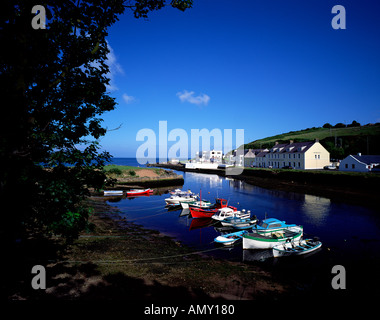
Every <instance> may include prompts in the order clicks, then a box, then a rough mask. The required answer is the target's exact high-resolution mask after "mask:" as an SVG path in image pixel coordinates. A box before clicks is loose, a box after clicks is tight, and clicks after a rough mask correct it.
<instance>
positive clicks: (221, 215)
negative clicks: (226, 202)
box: [211, 207, 251, 221]
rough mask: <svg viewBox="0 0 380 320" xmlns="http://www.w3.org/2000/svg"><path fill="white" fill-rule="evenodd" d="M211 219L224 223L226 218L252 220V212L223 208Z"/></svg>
mask: <svg viewBox="0 0 380 320" xmlns="http://www.w3.org/2000/svg"><path fill="white" fill-rule="evenodd" d="M211 218H213V219H214V220H218V221H222V220H224V219H226V218H240V219H250V218H251V211H250V210H248V211H247V212H246V211H245V209H243V210H241V211H237V210H233V209H231V208H228V207H227V208H221V209H219V210H218V211H217V212H216V213H215V214H214V215H213V216H212V217H211Z"/></svg>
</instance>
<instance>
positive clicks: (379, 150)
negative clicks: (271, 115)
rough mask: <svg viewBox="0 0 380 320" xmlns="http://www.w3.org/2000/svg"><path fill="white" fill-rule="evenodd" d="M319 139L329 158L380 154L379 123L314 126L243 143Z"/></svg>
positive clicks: (268, 145) (259, 145) (247, 146)
mask: <svg viewBox="0 0 380 320" xmlns="http://www.w3.org/2000/svg"><path fill="white" fill-rule="evenodd" d="M315 139H319V142H320V143H321V144H322V145H323V146H324V147H325V148H326V149H327V150H328V151H329V152H330V157H331V159H343V158H345V157H346V156H347V155H349V154H356V153H358V152H361V153H362V154H380V123H376V124H368V125H365V126H355V127H350V126H349V127H344V128H335V127H332V128H322V127H318V128H316V127H314V128H309V129H305V130H299V131H290V132H288V133H282V134H278V135H275V136H272V137H267V138H264V139H259V140H255V141H252V142H250V143H247V144H245V145H244V148H245V149H260V148H271V147H272V146H273V145H274V144H275V142H276V141H278V142H279V143H289V140H293V141H294V142H303V141H311V140H315Z"/></svg>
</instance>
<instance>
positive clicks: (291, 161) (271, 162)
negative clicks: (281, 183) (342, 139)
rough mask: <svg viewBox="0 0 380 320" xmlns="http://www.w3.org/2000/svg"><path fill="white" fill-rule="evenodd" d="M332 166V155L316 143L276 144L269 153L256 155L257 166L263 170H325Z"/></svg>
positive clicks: (291, 142)
mask: <svg viewBox="0 0 380 320" xmlns="http://www.w3.org/2000/svg"><path fill="white" fill-rule="evenodd" d="M329 164H330V153H329V152H328V151H327V150H326V149H325V148H324V147H323V146H322V145H321V144H320V143H319V141H318V140H317V139H316V140H315V141H307V142H293V141H292V140H290V142H289V143H288V144H286V143H284V144H279V143H277V142H276V144H275V145H274V146H273V147H272V148H271V149H270V150H268V151H266V150H264V151H262V152H260V153H259V154H257V155H256V165H257V166H258V167H261V168H283V167H287V166H289V167H293V168H295V169H301V170H308V169H323V167H324V166H327V165H329Z"/></svg>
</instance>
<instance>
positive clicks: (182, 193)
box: [169, 189, 193, 196]
mask: <svg viewBox="0 0 380 320" xmlns="http://www.w3.org/2000/svg"><path fill="white" fill-rule="evenodd" d="M169 193H170V195H172V196H187V195H192V194H193V193H192V192H191V190H187V191H183V190H181V189H174V190H172V191H170V192H169Z"/></svg>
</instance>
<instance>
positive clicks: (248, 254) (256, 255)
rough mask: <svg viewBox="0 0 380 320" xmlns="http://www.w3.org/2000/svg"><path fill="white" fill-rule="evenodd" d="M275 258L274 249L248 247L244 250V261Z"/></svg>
mask: <svg viewBox="0 0 380 320" xmlns="http://www.w3.org/2000/svg"><path fill="white" fill-rule="evenodd" d="M271 258H273V250H272V249H268V250H259V249H257V250H252V249H246V250H243V261H244V262H256V261H261V262H262V261H265V260H268V259H271Z"/></svg>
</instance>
